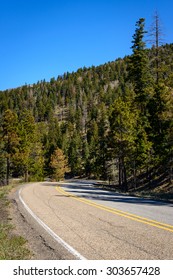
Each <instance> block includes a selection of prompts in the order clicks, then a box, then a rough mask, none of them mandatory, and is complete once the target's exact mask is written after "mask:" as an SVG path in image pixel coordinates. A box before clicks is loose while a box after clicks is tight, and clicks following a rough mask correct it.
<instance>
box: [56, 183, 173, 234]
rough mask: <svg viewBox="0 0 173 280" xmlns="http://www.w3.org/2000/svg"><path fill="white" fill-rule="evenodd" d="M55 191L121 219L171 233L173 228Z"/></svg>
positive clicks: (65, 192)
mask: <svg viewBox="0 0 173 280" xmlns="http://www.w3.org/2000/svg"><path fill="white" fill-rule="evenodd" d="M56 190H57V191H58V192H60V193H62V194H63V195H66V196H69V195H70V197H71V198H73V199H77V200H78V201H81V202H83V203H85V204H88V205H90V206H93V207H96V208H99V209H101V210H105V211H107V212H110V213H113V214H116V215H119V216H122V217H125V218H128V219H131V220H134V221H137V222H140V223H143V224H147V225H150V226H153V227H157V228H160V229H163V230H166V231H170V232H173V226H172V225H169V224H165V223H161V222H158V221H155V220H151V219H148V218H144V217H141V216H138V215H134V214H131V213H128V212H124V211H121V210H118V209H115V208H111V207H107V206H103V205H101V204H98V203H95V202H92V201H91V200H88V199H85V198H80V197H79V196H76V195H74V194H71V193H69V192H67V191H65V190H63V189H62V188H61V187H60V186H58V187H56Z"/></svg>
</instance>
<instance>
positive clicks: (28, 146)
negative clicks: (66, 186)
mask: <svg viewBox="0 0 173 280" xmlns="http://www.w3.org/2000/svg"><path fill="white" fill-rule="evenodd" d="M144 23H145V22H144V19H139V21H137V23H136V30H135V33H134V35H133V40H132V55H131V56H126V57H124V58H122V59H121V58H118V59H117V60H115V61H113V62H108V63H105V64H104V65H100V66H98V67H94V66H92V67H90V68H86V67H84V68H81V69H78V71H77V72H75V73H65V74H64V75H62V76H58V77H57V79H55V78H52V79H51V80H50V82H46V81H40V82H38V83H36V84H33V85H25V86H22V87H20V88H16V89H10V90H6V91H3V92H0V104H1V105H0V117H1V131H0V133H1V136H0V137H1V142H0V180H1V184H3V183H4V182H6V183H8V182H9V178H10V177H11V176H14V177H23V178H24V179H25V181H28V180H30V181H31V180H32V181H33V180H43V178H45V177H51V178H52V179H55V180H59V179H61V178H63V176H64V173H65V172H66V174H69V175H70V176H87V177H92V178H100V179H103V180H111V181H113V182H114V183H115V184H118V185H119V186H120V188H121V189H122V190H123V191H127V190H128V189H130V188H136V189H137V188H138V187H140V186H143V187H146V188H148V187H150V186H151V185H157V184H163V183H165V182H166V183H167V184H170V186H171V181H172V166H173V44H165V45H162V46H159V45H157V37H156V44H153V46H152V48H151V49H147V48H146V45H145V42H144V34H145V30H144ZM115 55H116V54H115Z"/></svg>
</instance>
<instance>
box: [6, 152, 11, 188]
mask: <svg viewBox="0 0 173 280" xmlns="http://www.w3.org/2000/svg"><path fill="white" fill-rule="evenodd" d="M9 177H10V159H9V157H7V169H6V184H7V185H9Z"/></svg>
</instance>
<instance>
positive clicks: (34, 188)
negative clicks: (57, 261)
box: [19, 181, 173, 260]
mask: <svg viewBox="0 0 173 280" xmlns="http://www.w3.org/2000/svg"><path fill="white" fill-rule="evenodd" d="M19 200H20V203H21V205H22V207H23V209H25V211H26V212H28V214H29V215H30V216H31V217H32V219H33V220H34V221H35V222H36V223H38V224H39V225H40V227H42V229H43V232H44V231H45V232H46V233H47V234H48V235H50V236H51V238H52V239H54V242H55V243H59V244H60V246H61V247H62V248H64V251H66V252H67V259H89V260H92V259H94V260H96V259H102V260H106V259H110V260H113V259H139V260H141V259H148V260H151V259H166V260H168V259H173V204H169V203H164V202H159V201H153V200H149V199H142V198H136V197H130V196H124V195H121V194H118V193H114V192H110V191H105V190H102V189H100V188H98V187H96V186H94V185H93V184H92V183H90V182H88V181H81V182H80V181H76V182H70V181H69V182H66V183H52V182H43V183H32V184H27V185H25V186H24V187H22V188H21V189H20V191H19ZM64 258H65V257H64Z"/></svg>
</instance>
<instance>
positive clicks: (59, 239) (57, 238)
mask: <svg viewBox="0 0 173 280" xmlns="http://www.w3.org/2000/svg"><path fill="white" fill-rule="evenodd" d="M21 190H22V189H20V190H19V200H20V201H21V203H22V204H23V206H24V208H25V209H26V210H27V211H28V213H29V214H30V215H31V216H32V217H33V218H34V219H35V220H36V221H37V223H39V224H40V225H41V226H42V227H43V228H44V229H45V230H46V232H47V233H48V234H50V235H51V236H52V237H53V238H54V239H55V240H56V241H57V242H58V243H60V244H61V245H62V246H63V247H64V248H65V249H66V250H67V251H68V252H70V253H71V254H72V255H74V256H75V257H76V258H77V259H79V260H86V258H85V257H83V256H82V255H81V254H80V253H79V252H78V251H76V250H75V249H74V248H73V247H71V246H70V245H69V244H68V243H66V242H65V241H64V240H63V239H62V238H60V237H59V236H58V235H57V234H56V233H55V232H54V231H52V230H51V229H50V228H49V227H48V226H47V225H46V224H45V223H44V222H43V221H42V220H41V219H40V218H38V217H37V215H35V214H34V213H33V211H32V210H31V209H30V208H29V207H28V205H27V204H26V203H25V202H24V200H23V199H22V197H21Z"/></svg>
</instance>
